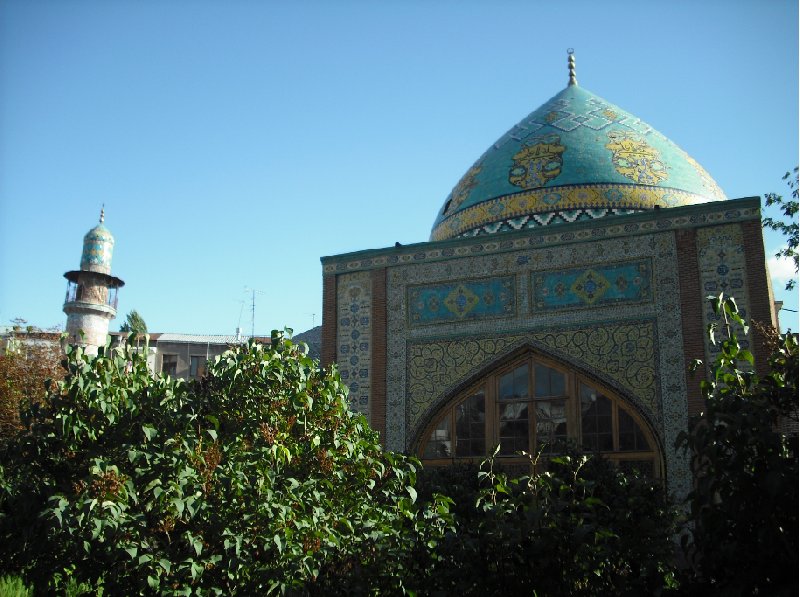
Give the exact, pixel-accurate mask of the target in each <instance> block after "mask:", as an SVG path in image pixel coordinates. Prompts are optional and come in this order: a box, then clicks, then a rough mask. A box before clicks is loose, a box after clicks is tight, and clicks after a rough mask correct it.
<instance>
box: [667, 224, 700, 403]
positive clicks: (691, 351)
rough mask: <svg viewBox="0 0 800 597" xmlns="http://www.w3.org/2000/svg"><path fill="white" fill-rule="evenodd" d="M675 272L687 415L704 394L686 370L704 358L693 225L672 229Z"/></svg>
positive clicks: (698, 272) (695, 239) (698, 273)
mask: <svg viewBox="0 0 800 597" xmlns="http://www.w3.org/2000/svg"><path fill="white" fill-rule="evenodd" d="M675 245H676V247H677V259H678V272H679V274H680V291H681V327H682V328H683V330H682V331H683V361H684V370H685V371H687V379H686V393H687V399H688V403H689V416H693V415H697V414H699V413H700V412H701V411H702V410H703V406H704V404H703V397H702V395H701V394H700V380H701V377H700V372H698V373H697V374H696V375H695V376H692V375H691V374H689V373H688V371H689V365H690V364H691V363H692V361H694V360H695V359H703V360H705V358H706V356H705V342H704V334H705V330H704V328H703V302H702V301H703V294H702V291H701V288H700V269H699V267H698V265H697V233H696V231H695V229H694V228H688V229H684V230H676V231H675Z"/></svg>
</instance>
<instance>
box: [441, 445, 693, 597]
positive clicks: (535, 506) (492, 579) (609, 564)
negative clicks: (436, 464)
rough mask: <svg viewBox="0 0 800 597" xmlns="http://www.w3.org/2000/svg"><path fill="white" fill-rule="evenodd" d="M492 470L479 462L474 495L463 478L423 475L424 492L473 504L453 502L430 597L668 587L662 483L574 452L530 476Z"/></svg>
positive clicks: (669, 555) (671, 519)
mask: <svg viewBox="0 0 800 597" xmlns="http://www.w3.org/2000/svg"><path fill="white" fill-rule="evenodd" d="M533 460H537V459H533ZM497 466H498V462H497V461H496V460H494V458H490V459H489V460H488V461H487V462H486V463H484V466H483V467H482V470H481V471H480V472H479V473H478V477H479V479H480V480H481V483H480V486H479V487H476V484H475V482H474V481H473V480H472V479H473V478H472V477H471V476H470V475H469V474H467V475H464V474H463V473H464V472H465V471H463V470H462V471H459V470H442V471H441V472H439V473H436V474H433V475H431V473H430V472H429V473H427V476H426V479H425V481H426V484H427V485H434V486H437V483H440V485H438V486H437V488H438V487H439V486H443V487H442V488H443V489H444V488H445V487H449V489H450V490H451V491H454V492H455V495H459V496H461V497H462V498H465V497H467V496H470V494H472V495H473V496H474V499H473V500H472V501H471V502H470V503H468V504H463V503H462V504H461V505H460V506H459V503H458V499H456V506H455V512H456V513H457V517H456V522H457V525H458V532H457V534H455V535H450V536H449V537H448V540H447V541H446V542H445V543H444V544H443V545H442V546H441V548H440V555H441V559H440V560H439V561H438V562H437V564H436V571H435V573H434V574H433V575H432V577H431V580H430V581H429V584H428V589H429V590H431V591H434V590H441V591H442V593H443V594H462V593H463V594H470V595H522V594H533V593H534V592H535V594H536V595H539V596H547V595H554V596H556V595H617V594H621V595H649V594H660V593H661V592H663V591H664V590H667V589H670V588H673V587H675V586H676V583H675V578H674V575H673V572H672V562H673V556H674V547H675V546H674V542H673V537H674V533H675V532H676V528H677V527H676V515H675V512H674V511H673V510H672V509H671V508H669V507H668V505H667V503H666V501H665V498H664V494H663V491H662V488H661V486H660V484H658V483H657V482H655V481H652V480H647V479H644V478H640V477H639V476H638V475H630V476H628V475H625V474H623V473H622V472H621V471H619V470H618V469H616V468H615V467H614V466H613V465H612V464H611V463H610V462H608V461H606V460H604V459H602V458H596V457H590V456H587V455H582V454H578V453H571V454H568V455H565V456H561V457H557V458H554V459H551V460H550V461H549V462H547V463H545V462H544V461H543V460H542V461H540V462H532V468H533V470H537V471H539V472H537V473H536V474H531V475H523V476H517V477H512V476H510V475H508V474H506V473H504V472H501V471H498V470H497ZM543 468H544V469H546V470H541V469H543ZM430 477H433V478H432V479H431V478H430ZM440 477H442V478H443V479H441V478H440ZM442 480H443V481H444V482H442Z"/></svg>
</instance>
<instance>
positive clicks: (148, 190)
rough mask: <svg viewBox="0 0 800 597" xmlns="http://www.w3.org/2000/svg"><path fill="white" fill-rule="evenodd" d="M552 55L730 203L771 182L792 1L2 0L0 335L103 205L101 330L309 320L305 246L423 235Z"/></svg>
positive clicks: (778, 151) (790, 156)
mask: <svg viewBox="0 0 800 597" xmlns="http://www.w3.org/2000/svg"><path fill="white" fill-rule="evenodd" d="M568 47H574V48H575V57H576V61H577V74H578V82H579V84H580V85H581V86H583V87H585V88H586V89H588V90H589V91H591V92H593V93H595V94H597V95H599V96H601V97H603V98H605V99H606V100H608V101H610V102H612V103H614V104H617V105H619V106H620V107H621V108H623V109H624V110H627V111H628V112H631V113H633V114H635V115H637V116H639V117H640V118H642V119H643V120H644V121H646V122H647V123H649V124H650V125H652V126H654V127H655V128H656V129H658V130H659V131H661V132H662V133H663V134H665V135H666V136H667V137H669V138H670V139H672V140H673V141H674V142H675V143H677V144H678V145H679V146H681V147H682V148H683V149H685V150H686V151H687V152H688V153H689V154H690V155H692V156H693V157H694V158H695V159H696V160H697V161H698V162H700V163H701V164H703V166H704V167H705V168H706V169H707V170H708V171H709V172H710V173H711V175H712V176H713V177H714V178H715V179H716V181H717V182H718V183H719V184H720V186H721V187H722V188H723V190H724V191H725V192H726V194H727V195H728V197H731V198H735V197H745V196H755V195H763V194H764V193H767V192H770V191H776V192H780V193H784V192H786V191H787V190H788V189H787V187H786V185H785V183H784V182H783V181H782V180H781V176H782V175H783V174H784V172H786V171H787V170H790V169H791V168H793V167H794V166H795V165H796V164H797V163H798V15H797V2H795V1H794V0H750V1H743V0H739V1H737V0H719V1H710V0H705V1H681V0H677V1H676V0H669V1H664V2H661V1H652V2H645V1H642V0H637V1H634V2H623V1H606V2H598V1H585V2H582V1H572V2H559V3H545V2H534V1H528V2H511V1H496V2H488V1H487V2H470V1H464V0H461V1H451V2H444V1H441V2H437V1H422V0H419V1H414V0H406V1H404V2H399V1H398V2H391V1H387V2H366V1H351V2H347V1H341V0H340V1H337V2H323V1H319V2H311V1H296V2H289V1H286V2H266V1H265V2H258V1H255V0H253V1H243V0H242V1H226V2H222V1H217V2H210V1H206V2H204V1H199V0H191V1H190V0H183V1H181V0H172V1H170V0H162V1H159V2H155V1H133V0H129V1H100V0H96V1H88V0H71V1H52V2H40V1H35V0H33V1H31V0H25V1H22V0H5V1H3V2H0V325H7V324H8V323H9V321H10V320H11V319H12V318H14V317H23V318H25V319H27V320H28V322H29V323H31V324H34V325H38V326H42V327H46V326H52V325H57V324H61V325H63V323H64V322H65V315H64V314H63V313H62V311H61V308H62V305H63V301H64V292H65V290H66V284H67V283H66V280H65V279H64V278H63V277H62V275H63V273H64V272H65V271H67V270H71V269H77V268H78V264H79V261H80V252H81V242H82V238H83V235H84V234H85V233H86V231H87V230H89V228H91V227H92V226H94V225H95V224H96V222H97V218H98V215H99V211H100V207H101V205H102V204H105V209H106V225H107V226H108V228H109V229H110V230H111V231H112V233H113V234H114V236H115V237H116V248H115V252H114V262H113V273H114V274H115V275H117V276H119V277H121V278H122V279H123V280H125V282H126V285H125V287H124V288H123V289H122V290H121V291H120V299H119V311H120V315H119V316H118V318H117V320H116V321H114V322H112V327H111V329H112V330H116V329H117V327H118V325H119V324H120V323H121V322H122V321H123V320H124V315H125V313H127V312H128V311H129V310H131V309H137V310H138V311H139V312H140V313H141V314H142V316H143V317H144V319H145V320H146V322H147V324H148V328H149V330H150V331H152V332H184V333H233V332H234V330H235V328H236V327H237V325H239V324H241V326H242V327H243V328H244V330H245V331H246V332H249V331H250V329H251V325H252V322H251V313H250V306H251V305H250V300H251V298H252V293H250V292H245V288H248V289H255V290H257V291H258V292H257V293H256V294H255V299H256V309H255V331H256V333H259V334H260V333H268V332H269V330H270V329H272V328H282V327H284V326H290V327H293V328H294V329H295V331H302V330H306V329H308V328H310V327H312V324H319V323H320V319H321V303H322V274H321V271H322V270H321V265H320V262H319V258H320V257H321V256H323V255H336V254H340V253H345V252H350V251H357V250H362V249H371V248H380V247H386V246H392V245H394V243H395V242H396V241H399V242H402V243H404V244H409V243H414V242H421V241H425V240H427V239H428V235H429V233H430V227H431V225H432V223H433V220H434V218H435V216H436V213H437V211H438V209H439V208H440V206H441V204H442V203H443V201H444V199H445V197H446V196H447V194H448V193H449V191H450V189H451V188H452V187H453V185H454V184H455V183H456V182H457V181H458V180H459V178H460V177H461V176H462V174H463V173H464V172H465V171H466V170H467V169H468V168H469V166H470V165H471V164H472V163H473V162H474V160H475V159H476V158H478V157H479V156H480V155H481V153H483V151H484V150H485V149H486V148H487V147H488V146H489V145H490V144H491V143H493V142H494V141H495V140H496V139H497V138H498V137H500V135H502V134H503V133H504V132H505V131H506V130H507V129H509V128H510V127H511V126H512V125H513V124H515V123H516V122H517V121H519V120H520V119H521V118H522V117H523V116H525V115H526V114H527V113H529V112H530V111H532V110H534V109H535V108H537V107H538V106H539V105H541V104H542V103H544V102H545V101H546V100H547V99H549V98H550V97H552V96H553V95H555V94H556V93H557V92H558V91H560V90H561V89H562V88H563V87H564V86H565V85H566V83H567V69H566V49H567V48H568ZM780 242H781V239H780V238H779V237H775V236H768V237H767V249H768V250H769V251H770V252H774V250H775V248H776V247H777V246H778V245H779V244H780ZM773 269H774V270H775V272H774V273H777V272H778V270H779V269H780V268H773ZM783 284H784V283H783V281H780V280H779V281H776V282H775V288H776V291H778V292H777V294H778V298H783V299H784V300H785V301H786V306H787V307H790V308H792V309H797V294H796V293H792V294H791V295H789V294H787V293H785V292H783V291H782V289H783ZM785 315H788V318H787V317H782V321H783V324H784V327H786V326H791V327H792V328H793V329H795V330H796V329H797V328H798V325H797V314H796V313H786V314H785Z"/></svg>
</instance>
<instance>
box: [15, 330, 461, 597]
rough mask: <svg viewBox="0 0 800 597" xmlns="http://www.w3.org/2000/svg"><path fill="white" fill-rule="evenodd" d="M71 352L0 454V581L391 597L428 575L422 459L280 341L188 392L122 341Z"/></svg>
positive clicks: (440, 511)
mask: <svg viewBox="0 0 800 597" xmlns="http://www.w3.org/2000/svg"><path fill="white" fill-rule="evenodd" d="M67 358H68V368H69V371H68V377H67V379H66V380H65V381H64V382H63V383H62V384H60V385H58V387H57V388H54V391H53V392H52V393H51V395H50V397H49V399H48V401H47V402H46V404H45V405H43V406H42V407H41V408H39V409H37V410H35V411H33V412H31V413H30V415H29V419H28V420H27V421H26V423H27V432H26V433H25V434H22V435H19V436H17V437H16V438H15V439H14V440H13V441H11V442H10V443H9V445H8V446H7V447H6V449H5V453H4V454H3V455H2V462H3V463H4V467H3V469H2V471H0V567H2V572H5V573H14V574H19V575H21V576H22V577H23V578H25V579H26V581H27V582H31V583H33V584H34V585H35V587H36V588H37V590H39V591H41V592H45V591H50V590H55V589H56V588H57V587H59V586H65V585H66V584H67V583H70V582H72V583H73V584H75V583H77V584H80V583H85V584H86V585H88V586H89V587H103V588H104V589H105V590H106V592H109V593H111V594H135V593H162V594H163V593H173V594H191V593H197V592H202V593H217V594H234V593H239V594H262V593H269V592H319V593H323V592H324V593H330V592H341V593H352V592H366V591H401V590H403V589H404V588H414V587H413V582H414V579H417V580H418V579H422V578H423V576H424V573H423V572H422V571H423V570H424V569H425V568H426V567H428V566H429V559H431V558H433V557H434V555H433V554H435V548H436V546H437V541H438V539H439V538H440V537H441V536H442V534H443V532H444V530H445V528H446V527H447V524H448V514H447V502H446V500H441V499H438V498H436V499H434V500H433V502H432V503H430V504H428V505H427V506H425V507H423V508H420V507H418V506H417V505H416V503H415V498H416V491H415V489H414V484H415V476H416V472H417V469H418V463H417V462H416V461H415V460H414V459H410V458H406V457H403V456H400V455H397V454H392V453H388V452H384V451H383V450H382V449H381V448H380V445H379V443H378V438H377V435H376V434H375V433H374V432H373V431H372V430H370V429H369V426H368V425H367V422H366V420H365V419H364V418H363V417H362V416H356V415H354V414H352V413H351V412H350V411H349V410H348V408H347V403H346V400H345V388H344V386H343V384H342V382H341V381H340V379H339V377H338V375H337V374H336V373H335V372H333V373H331V372H323V371H321V370H320V369H319V366H318V364H317V363H315V362H314V361H312V360H311V359H310V358H308V357H307V356H306V355H305V354H304V351H303V350H301V349H300V348H299V347H298V346H296V345H294V344H293V343H292V342H291V341H289V340H286V339H284V338H282V337H280V336H275V337H274V338H273V345H272V347H264V346H262V345H260V344H256V343H251V344H248V345H246V346H242V347H238V348H235V349H234V350H233V351H232V352H229V353H226V354H225V355H223V356H222V357H221V358H220V359H218V360H217V361H216V362H215V363H214V364H213V365H211V367H210V368H209V372H208V376H207V377H206V378H205V379H203V380H202V381H201V382H197V383H194V382H193V383H189V384H187V383H184V382H183V381H180V380H178V381H176V380H173V379H170V378H164V377H160V376H152V375H151V374H150V372H149V371H148V370H147V367H146V363H145V358H144V357H143V356H141V355H140V354H138V353H136V352H135V351H133V350H132V349H131V348H129V347H123V348H120V349H114V350H106V351H101V354H100V355H99V356H98V357H96V358H93V357H89V356H87V355H85V354H83V352H82V351H81V350H80V349H71V351H70V352H69V353H68V355H67ZM404 583H405V584H404ZM409 583H410V584H409Z"/></svg>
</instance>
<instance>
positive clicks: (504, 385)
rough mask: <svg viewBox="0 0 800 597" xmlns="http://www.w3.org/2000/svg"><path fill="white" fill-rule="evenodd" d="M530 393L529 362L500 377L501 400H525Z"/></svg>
mask: <svg viewBox="0 0 800 597" xmlns="http://www.w3.org/2000/svg"><path fill="white" fill-rule="evenodd" d="M528 395H529V392H528V365H527V363H526V364H525V365H522V366H520V367H517V368H516V369H514V370H513V371H510V372H509V373H506V374H505V375H503V376H502V377H501V378H500V389H499V398H500V400H524V399H526V398H527V397H528Z"/></svg>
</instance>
